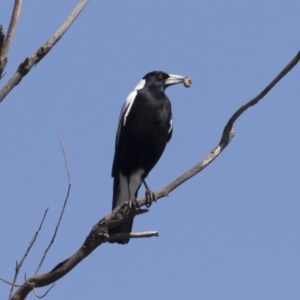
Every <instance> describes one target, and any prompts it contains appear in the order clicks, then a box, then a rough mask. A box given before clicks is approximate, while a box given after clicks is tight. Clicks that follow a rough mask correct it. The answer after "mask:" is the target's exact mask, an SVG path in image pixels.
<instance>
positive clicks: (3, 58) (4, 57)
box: [0, 0, 22, 78]
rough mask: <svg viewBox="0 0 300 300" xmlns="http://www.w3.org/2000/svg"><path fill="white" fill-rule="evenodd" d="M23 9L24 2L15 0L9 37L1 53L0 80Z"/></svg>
mask: <svg viewBox="0 0 300 300" xmlns="http://www.w3.org/2000/svg"><path fill="white" fill-rule="evenodd" d="M21 7H22V0H15V5H14V9H13V12H12V15H11V19H10V24H9V27H8V31H7V35H6V38H5V40H4V43H3V48H2V49H1V48H0V49H1V51H0V78H1V77H2V73H3V70H4V68H5V66H6V63H7V54H8V51H9V48H10V45H11V43H12V40H13V37H14V33H15V30H16V28H17V24H18V20H19V17H20V11H21Z"/></svg>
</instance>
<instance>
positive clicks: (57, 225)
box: [34, 135, 72, 275]
mask: <svg viewBox="0 0 300 300" xmlns="http://www.w3.org/2000/svg"><path fill="white" fill-rule="evenodd" d="M58 139H59V142H60V146H61V150H62V153H63V156H64V161H65V166H66V170H67V174H68V189H67V195H66V198H65V201H64V205H63V207H62V210H61V213H60V216H59V219H58V222H57V224H56V227H55V230H54V233H53V236H52V239H51V241H50V243H49V245H48V247H47V248H46V250H45V252H44V255H43V257H42V259H41V261H40V263H39V265H38V267H37V269H36V271H35V273H34V275H36V274H37V273H38V272H39V270H40V268H41V266H42V264H43V262H44V260H45V258H46V256H47V253H48V251H49V249H50V248H51V246H52V244H53V243H54V240H55V237H56V234H57V232H58V229H59V225H60V223H61V220H62V218H63V215H64V212H65V208H66V205H67V202H68V199H69V195H70V191H71V185H72V184H71V175H70V169H69V165H68V161H67V155H66V151H65V148H64V145H63V142H62V139H61V137H60V135H58Z"/></svg>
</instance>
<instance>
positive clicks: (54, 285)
mask: <svg viewBox="0 0 300 300" xmlns="http://www.w3.org/2000/svg"><path fill="white" fill-rule="evenodd" d="M54 286H55V283H53V284H52V285H51V286H50V288H49V289H48V290H47V291H46V293H45V294H44V295H42V296H39V295H38V294H37V293H36V291H35V288H33V293H34V295H35V296H36V297H37V298H39V299H41V298H44V297H45V296H47V294H48V293H49V292H50V290H51V289H52V288H53V287H54Z"/></svg>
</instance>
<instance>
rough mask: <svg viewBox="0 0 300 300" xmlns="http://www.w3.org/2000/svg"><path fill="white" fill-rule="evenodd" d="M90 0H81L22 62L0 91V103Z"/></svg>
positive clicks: (57, 39) (58, 38)
mask: <svg viewBox="0 0 300 300" xmlns="http://www.w3.org/2000/svg"><path fill="white" fill-rule="evenodd" d="M88 1H89V0H80V1H79V3H78V4H77V6H76V7H75V8H74V10H73V11H72V12H71V14H70V15H69V16H68V17H67V19H66V20H65V21H64V23H63V24H62V25H61V26H60V27H59V29H58V30H57V31H56V33H55V34H54V35H53V36H52V37H51V38H50V39H49V40H48V41H47V42H46V43H45V44H44V45H43V46H41V47H40V48H39V49H38V50H37V52H36V53H34V54H33V55H32V56H31V57H27V58H26V59H25V60H24V62H22V63H21V64H20V65H19V67H18V70H17V71H16V73H15V74H14V75H13V77H12V78H11V79H10V80H9V81H8V82H7V84H6V85H5V86H4V87H3V88H2V90H1V91H0V103H1V102H2V101H3V99H4V98H5V97H6V96H7V95H8V94H9V93H10V91H11V90H12V89H13V88H14V87H15V86H16V85H17V84H19V83H20V81H21V80H22V79H23V77H24V76H25V75H26V74H27V73H28V72H29V71H30V70H31V68H32V67H33V66H34V65H36V64H37V63H38V62H39V61H40V60H42V59H43V57H44V56H45V55H47V54H48V53H49V51H50V50H51V49H52V48H53V46H54V45H55V44H56V43H57V42H58V41H59V40H60V39H61V38H62V36H63V35H64V34H65V32H66V31H67V30H68V29H69V27H70V26H71V25H72V23H73V22H74V21H75V19H76V18H77V17H78V15H79V14H80V13H81V11H82V10H83V9H84V7H85V6H86V5H87V3H88Z"/></svg>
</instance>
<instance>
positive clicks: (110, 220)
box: [12, 52, 300, 300]
mask: <svg viewBox="0 0 300 300" xmlns="http://www.w3.org/2000/svg"><path fill="white" fill-rule="evenodd" d="M299 60H300V52H299V53H298V54H297V55H296V57H295V58H294V59H293V60H292V61H291V62H290V63H289V64H288V65H287V66H286V67H285V68H284V69H283V71H282V72H281V73H280V74H279V77H278V76H277V77H276V83H278V81H279V80H280V79H282V78H283V77H284V76H285V75H286V74H287V73H288V72H289V71H290V70H292V69H293V68H294V67H295V66H296V64H297V63H298V62H299ZM276 83H275V84H276ZM273 86H274V85H273ZM273 86H271V87H270V89H271V88H272V87H273ZM270 89H269V90H270ZM269 90H268V91H269ZM268 91H267V92H268ZM264 95H266V94H264ZM264 95H263V96H264ZM257 97H259V96H257ZM254 99H255V98H254ZM238 111H239V110H238ZM244 111H245V110H244ZM235 114H236V113H235ZM235 114H234V115H235ZM234 115H233V116H234ZM236 119H237V118H236ZM232 125H233V124H232ZM232 125H231V127H229V130H225V129H226V126H227V125H226V126H225V128H224V131H223V136H222V139H221V142H220V143H219V144H218V146H217V147H216V148H215V149H214V150H213V151H212V152H211V153H210V154H209V155H208V156H207V157H206V158H205V159H204V160H203V161H201V162H200V163H199V164H198V165H196V166H195V167H194V168H192V169H191V170H189V171H188V172H186V173H184V174H183V175H182V176H180V177H179V178H177V179H176V180H175V181H174V182H172V183H170V184H169V185H167V186H166V187H164V188H163V189H161V190H160V191H158V192H157V193H156V197H157V198H162V197H164V196H166V195H167V194H168V193H169V192H171V191H172V190H174V189H175V188H176V187H178V186H179V185H180V184H182V183H183V182H184V181H186V180H188V179H189V178H191V177H192V176H194V175H195V174H197V173H199V172H200V171H202V170H203V169H204V168H205V167H206V166H207V165H208V164H210V163H211V162H212V161H213V160H214V159H215V158H216V157H217V156H218V155H219V154H220V153H221V152H222V151H223V150H224V148H225V147H226V146H227V145H228V143H229V142H230V141H231V139H232V137H233V129H232ZM224 132H225V134H224ZM139 204H140V205H145V199H141V200H140V201H139ZM135 215H136V214H135V213H134V212H133V211H132V210H131V209H130V208H129V205H128V203H127V202H124V203H122V204H121V205H119V206H117V207H116V208H115V209H114V210H113V211H112V212H111V213H110V214H109V215H107V216H106V217H104V218H103V219H101V220H100V221H99V222H98V223H97V224H96V225H94V227H93V228H92V230H91V232H90V233H89V235H88V237H87V238H86V239H85V242H84V244H83V245H82V246H81V247H80V249H78V250H77V251H76V252H75V253H74V254H73V255H72V256H71V257H69V258H68V259H66V260H64V261H63V262H61V263H59V264H58V265H57V266H56V267H55V268H54V269H52V270H51V271H50V272H48V273H45V274H42V275H37V276H33V277H31V278H30V279H29V280H30V283H31V284H34V287H42V286H46V285H49V284H51V283H53V282H55V281H57V280H59V279H60V278H62V277H63V276H65V275H66V274H67V273H69V272H70V271H71V270H72V269H73V268H74V267H75V266H76V265H77V264H79V263H80V262H81V261H82V260H83V259H85V258H86V257H87V256H88V255H90V254H91V253H92V252H93V251H94V250H95V249H96V248H97V247H99V246H100V245H101V244H102V242H103V239H102V236H103V235H104V234H105V233H107V231H108V229H111V228H114V227H116V226H118V225H119V224H121V223H122V222H124V221H125V220H127V219H129V218H133V217H134V216H135ZM31 290H32V287H29V286H28V287H21V288H19V289H18V290H17V291H16V293H15V294H14V296H13V298H12V300H23V299H25V298H26V296H27V295H28V294H29V293H30V292H31Z"/></svg>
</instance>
